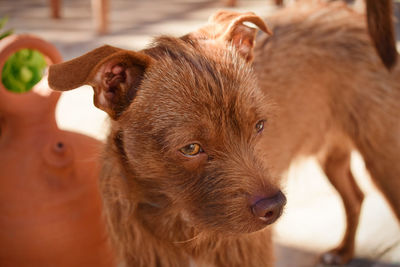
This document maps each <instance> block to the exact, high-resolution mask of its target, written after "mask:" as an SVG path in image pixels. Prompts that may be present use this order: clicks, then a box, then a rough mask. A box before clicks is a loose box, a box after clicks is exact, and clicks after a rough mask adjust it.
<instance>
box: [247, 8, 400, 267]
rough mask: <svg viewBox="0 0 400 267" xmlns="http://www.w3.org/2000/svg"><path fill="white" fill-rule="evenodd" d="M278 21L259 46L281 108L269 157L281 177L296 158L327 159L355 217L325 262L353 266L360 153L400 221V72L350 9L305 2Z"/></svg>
mask: <svg viewBox="0 0 400 267" xmlns="http://www.w3.org/2000/svg"><path fill="white" fill-rule="evenodd" d="M382 2H384V1H382ZM386 11H387V10H386ZM370 12H371V11H370ZM373 12H376V13H379V12H382V10H381V9H379V8H378V9H375V10H374V9H373V11H372V13H373ZM370 15H371V13H370ZM382 15H383V14H380V16H381V17H382ZM386 15H387V16H389V14H386ZM373 17H375V18H378V17H379V16H377V15H376V14H375V15H374V16H373ZM389 18H390V16H389V17H385V20H387V21H390V20H389ZM270 21H271V23H272V24H273V25H275V27H274V28H273V31H274V35H273V36H271V37H262V38H260V39H259V40H258V45H257V47H256V48H255V61H254V68H255V73H256V74H257V75H258V78H259V81H260V86H261V88H262V89H263V91H264V92H265V94H266V95H268V96H271V98H272V99H273V100H274V101H276V104H277V106H278V109H277V114H276V120H273V121H270V123H269V125H270V127H269V128H268V129H269V131H267V133H268V135H269V136H268V137H266V138H265V139H263V140H267V141H268V142H267V143H266V144H265V151H266V157H267V158H268V159H269V161H270V164H271V166H274V168H275V170H276V171H277V173H281V172H282V171H284V170H285V169H287V167H288V166H289V163H290V162H292V161H293V159H294V158H296V157H301V156H309V155H316V156H317V157H318V158H319V161H320V163H321V166H322V168H323V169H324V171H325V173H326V175H327V177H328V178H329V180H330V181H331V183H332V184H333V185H334V187H335V188H336V189H337V191H338V192H339V194H340V195H341V197H342V199H343V203H344V207H345V210H346V215H347V229H346V232H345V235H344V237H343V240H342V242H341V244H340V245H339V246H338V247H337V248H336V249H334V250H332V251H331V252H329V253H327V254H325V255H324V256H323V260H324V261H325V262H327V263H335V264H340V263H345V262H347V261H348V260H349V259H350V258H351V257H352V256H353V253H354V237H355V234H356V229H357V225H358V219H359V214H360V209H361V204H362V201H363V193H362V192H361V190H360V189H359V188H358V186H357V184H356V182H355V181H354V178H353V175H352V173H351V170H350V153H351V151H352V150H353V149H357V150H359V151H360V153H361V154H362V156H363V158H364V160H365V162H366V167H367V169H368V170H369V172H370V174H371V176H372V179H373V180H374V182H375V184H376V185H377V187H378V188H379V189H380V190H382V192H383V194H385V196H386V198H387V200H388V201H389V203H390V205H391V206H392V208H393V211H394V212H395V213H396V215H397V217H398V218H399V219H400V194H399V190H400V189H399V188H400V177H399V175H400V169H399V167H398V164H396V160H397V159H399V158H400V122H399V118H398V115H396V114H400V104H399V99H400V88H399V79H400V78H399V68H398V65H395V66H394V67H393V69H392V71H391V72H390V71H387V70H386V69H385V65H384V64H382V61H380V58H379V57H378V56H377V55H376V53H374V46H373V45H372V44H371V41H370V38H369V37H368V34H367V32H366V20H365V17H364V16H361V15H359V14H357V13H355V12H354V11H352V10H351V9H349V8H348V7H347V6H345V5H344V4H343V3H340V2H337V3H331V4H324V3H321V4H317V5H316V4H312V3H310V4H308V5H307V3H299V4H297V5H294V6H292V7H290V8H287V9H284V10H282V11H281V12H278V13H277V14H276V15H275V16H273V17H272V18H270ZM375 24H376V25H380V26H382V24H381V23H380V22H375ZM383 25H385V24H383ZM389 32H390V30H387V29H385V27H383V28H382V32H379V33H376V35H375V36H374V35H373V36H372V37H374V38H375V43H378V44H379V46H380V47H381V48H382V47H385V46H386V47H393V45H394V39H393V36H386V39H384V38H383V36H384V35H385V34H382V33H386V34H389ZM381 34H382V35H381ZM378 35H381V37H377V36H378ZM385 43H386V44H385ZM381 48H378V51H379V49H381ZM386 52H387V53H390V50H388V51H386ZM381 56H382V55H381ZM385 57H387V59H386V60H385V59H384V60H383V62H389V61H390V62H392V64H394V62H395V61H396V57H397V55H392V56H389V55H388V54H386V56H383V58H385ZM386 66H389V65H388V64H386ZM274 118H275V117H274Z"/></svg>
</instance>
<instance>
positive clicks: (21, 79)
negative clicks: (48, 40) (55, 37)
mask: <svg viewBox="0 0 400 267" xmlns="http://www.w3.org/2000/svg"><path fill="white" fill-rule="evenodd" d="M46 66H47V64H46V60H45V58H44V56H43V55H42V54H41V53H39V52H38V51H36V50H31V49H22V50H19V51H17V52H16V53H14V54H13V55H11V56H10V57H9V58H8V59H7V61H6V63H5V64H4V67H3V70H2V83H3V85H4V86H5V87H6V88H7V89H8V90H9V91H12V92H16V93H23V92H27V91H29V90H30V89H32V88H33V86H35V84H37V83H38V82H39V81H40V80H41V79H42V77H43V71H44V69H45V68H46Z"/></svg>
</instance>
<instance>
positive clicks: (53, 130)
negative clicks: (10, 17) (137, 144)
mask: <svg viewBox="0 0 400 267" xmlns="http://www.w3.org/2000/svg"><path fill="white" fill-rule="evenodd" d="M22 48H31V49H36V50H38V51H40V52H41V53H42V54H43V55H45V56H46V57H47V59H46V60H47V62H48V64H52V63H58V62H61V56H60V54H59V53H58V51H57V49H56V48H55V47H54V46H52V45H51V44H49V43H47V42H45V41H43V40H41V39H38V38H36V37H33V36H29V35H19V36H17V35H13V36H9V37H7V38H5V39H3V40H1V41H0V70H2V68H3V66H4V62H5V61H6V60H7V59H8V57H9V56H10V55H11V54H12V53H13V52H15V51H17V50H20V49H22ZM0 76H1V72H0ZM0 81H1V79H0ZM59 97H60V94H59V93H58V92H54V91H51V90H50V89H49V87H48V86H47V84H46V79H45V78H44V79H43V80H42V81H41V82H40V83H39V84H37V85H36V86H35V87H34V89H32V90H31V91H29V92H27V93H23V94H16V93H12V92H9V91H7V90H6V89H5V88H4V86H3V85H2V84H1V82H0V266H68V267H71V266H85V267H86V266H114V264H113V256H112V251H111V249H110V247H109V246H108V242H107V236H106V232H105V227H104V222H103V221H102V217H101V201H100V196H99V192H98V184H97V183H98V172H99V166H98V160H97V158H98V156H99V154H100V149H101V143H100V142H99V141H97V140H95V139H93V138H90V137H87V136H84V135H81V134H77V133H73V132H67V131H62V130H60V129H58V127H57V123H56V120H55V106H56V104H57V101H58V98H59Z"/></svg>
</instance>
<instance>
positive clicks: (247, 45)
mask: <svg viewBox="0 0 400 267" xmlns="http://www.w3.org/2000/svg"><path fill="white" fill-rule="evenodd" d="M208 22H209V24H208V25H206V26H205V27H203V28H201V29H200V30H198V31H197V32H195V33H193V34H192V36H193V37H194V38H197V39H200V40H201V39H205V40H215V41H216V42H220V43H222V44H223V45H230V44H231V45H233V46H234V47H235V48H236V49H237V51H238V52H239V54H240V55H241V56H242V57H243V58H244V59H245V60H246V61H248V62H250V61H251V60H252V59H253V48H254V43H255V36H256V32H257V29H256V28H253V27H250V26H248V25H246V24H245V23H246V22H250V23H252V24H254V25H255V26H257V27H258V28H259V29H260V30H262V31H263V32H265V33H267V34H270V35H271V34H272V31H271V30H270V28H269V27H268V26H267V25H266V24H265V22H264V21H263V19H261V18H260V17H259V16H257V15H256V14H254V13H253V12H246V13H238V12H231V11H218V12H217V13H215V14H214V15H212V16H211V17H210V18H209V20H208Z"/></svg>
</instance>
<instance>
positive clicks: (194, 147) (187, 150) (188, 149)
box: [179, 144, 203, 157]
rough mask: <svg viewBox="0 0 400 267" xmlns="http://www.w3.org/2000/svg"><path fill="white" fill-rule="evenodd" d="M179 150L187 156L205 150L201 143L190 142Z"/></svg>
mask: <svg viewBox="0 0 400 267" xmlns="http://www.w3.org/2000/svg"><path fill="white" fill-rule="evenodd" d="M179 151H180V152H181V153H182V154H183V155H185V156H189V157H192V156H196V155H198V154H200V153H201V152H203V149H202V148H201V146H200V145H199V144H189V145H187V146H184V147H182V148H181V149H179Z"/></svg>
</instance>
